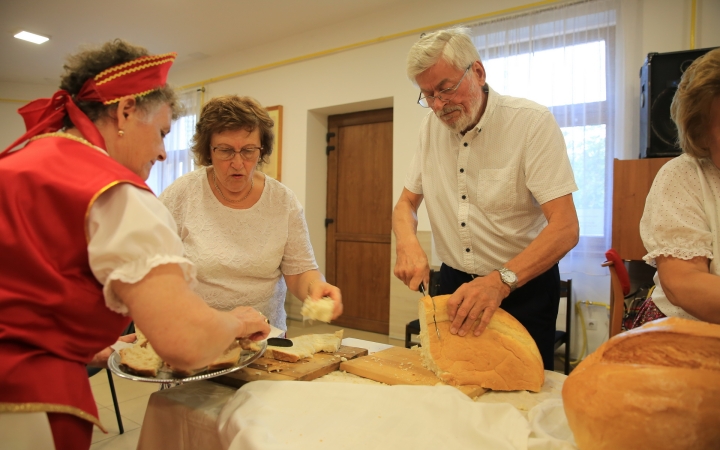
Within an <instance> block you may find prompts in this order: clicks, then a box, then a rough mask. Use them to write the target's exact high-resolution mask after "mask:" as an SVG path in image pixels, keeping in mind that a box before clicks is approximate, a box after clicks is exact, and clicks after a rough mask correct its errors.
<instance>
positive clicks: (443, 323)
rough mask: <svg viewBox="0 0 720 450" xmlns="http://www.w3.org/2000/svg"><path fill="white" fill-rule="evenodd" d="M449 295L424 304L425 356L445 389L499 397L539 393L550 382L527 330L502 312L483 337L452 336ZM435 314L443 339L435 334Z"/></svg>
mask: <svg viewBox="0 0 720 450" xmlns="http://www.w3.org/2000/svg"><path fill="white" fill-rule="evenodd" d="M449 298H450V296H449V295H440V296H437V297H434V301H435V309H434V311H433V299H431V298H430V297H429V296H426V297H425V298H423V299H422V300H421V301H420V306H419V308H420V309H419V312H420V322H421V324H420V325H421V330H422V331H421V341H422V346H421V352H422V353H423V357H424V361H425V365H426V367H427V368H428V369H430V370H432V371H433V372H435V374H436V375H437V376H438V377H439V378H440V379H441V380H442V381H444V382H445V383H448V384H451V385H455V386H464V385H478V386H482V387H484V388H487V389H493V390H499V391H516V390H528V391H532V392H539V391H540V389H541V388H542V385H543V382H544V381H545V371H544V367H543V362H542V357H541V356H540V351H539V350H538V348H537V345H536V344H535V341H534V340H533V338H532V337H531V336H530V334H529V333H528V332H527V330H526V329H525V327H523V326H522V324H521V323H520V322H518V321H517V319H515V318H514V317H513V316H511V315H510V314H508V313H507V312H506V311H504V310H502V309H498V310H497V311H496V312H495V314H494V315H493V317H492V319H491V321H490V324H489V325H488V327H487V328H486V329H485V331H484V332H483V333H482V334H481V335H480V336H475V335H474V334H473V333H470V334H467V335H465V336H458V335H453V334H450V325H451V322H450V319H449V317H448V315H447V301H448V299H449ZM433 312H434V314H435V320H436V321H437V327H438V329H439V331H440V338H438V336H437V332H436V331H435V323H434V321H433Z"/></svg>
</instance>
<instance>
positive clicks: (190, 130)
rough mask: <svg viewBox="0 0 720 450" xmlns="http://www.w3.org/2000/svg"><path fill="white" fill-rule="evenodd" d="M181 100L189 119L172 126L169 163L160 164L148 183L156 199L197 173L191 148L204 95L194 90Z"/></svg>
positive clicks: (167, 140) (167, 148) (167, 139)
mask: <svg viewBox="0 0 720 450" xmlns="http://www.w3.org/2000/svg"><path fill="white" fill-rule="evenodd" d="M178 97H179V98H180V102H181V103H182V104H183V106H184V107H185V115H184V116H182V117H179V118H178V119H176V120H174V121H173V122H172V126H171V128H170V133H169V134H168V135H167V136H165V153H167V159H166V160H165V161H163V162H158V163H156V164H155V165H154V166H153V168H152V170H151V171H150V176H149V177H148V179H147V185H148V186H150V189H152V190H153V192H154V193H155V194H156V195H160V193H161V192H162V191H164V190H165V188H167V187H168V186H170V185H171V184H172V183H173V181H175V180H176V179H177V178H180V177H181V176H182V175H185V174H186V173H188V172H192V171H193V170H195V163H194V161H193V154H192V152H191V151H190V146H191V145H192V137H193V134H194V133H195V123H196V122H197V118H198V116H199V109H200V103H201V99H200V92H199V91H196V90H192V91H188V92H185V93H181V94H179V95H178Z"/></svg>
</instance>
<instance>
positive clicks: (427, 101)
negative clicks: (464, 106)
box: [417, 64, 472, 108]
mask: <svg viewBox="0 0 720 450" xmlns="http://www.w3.org/2000/svg"><path fill="white" fill-rule="evenodd" d="M471 67H472V64H470V65H469V66H467V69H465V73H463V76H462V78H460V81H458V84H456V85H455V86H453V87H449V88H447V89H443V90H442V91H440V92H438V94H437V95H426V96H425V97H423V95H422V92H420V96H419V97H418V101H417V102H418V104H419V105H420V106H422V107H423V108H429V107H430V105H431V104H432V103H433V102H434V101H435V99H436V98H437V99H439V100H440V101H441V102H449V101H450V100H452V99H453V97H455V94H457V90H458V88H459V87H460V84H462V82H463V80H464V79H465V75H467V73H468V70H470V68H471Z"/></svg>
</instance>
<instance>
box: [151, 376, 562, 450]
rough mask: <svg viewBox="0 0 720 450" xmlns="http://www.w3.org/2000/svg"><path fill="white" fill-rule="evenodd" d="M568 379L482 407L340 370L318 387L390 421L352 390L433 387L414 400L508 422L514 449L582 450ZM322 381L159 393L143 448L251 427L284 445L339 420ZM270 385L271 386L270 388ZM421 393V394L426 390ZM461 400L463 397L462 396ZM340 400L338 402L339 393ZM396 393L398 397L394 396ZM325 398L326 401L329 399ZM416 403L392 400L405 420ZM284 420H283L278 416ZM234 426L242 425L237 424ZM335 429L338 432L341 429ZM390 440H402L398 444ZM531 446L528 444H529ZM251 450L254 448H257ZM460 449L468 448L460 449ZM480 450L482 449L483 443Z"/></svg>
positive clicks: (202, 384)
mask: <svg viewBox="0 0 720 450" xmlns="http://www.w3.org/2000/svg"><path fill="white" fill-rule="evenodd" d="M565 378H566V377H565V375H562V374H559V373H556V372H549V371H546V372H545V384H544V385H543V388H542V391H541V392H539V393H530V392H525V391H522V392H488V393H486V394H484V395H482V396H480V397H478V398H477V399H475V403H473V402H472V401H470V399H469V398H468V397H466V396H464V395H463V394H460V392H459V391H457V390H456V389H454V388H452V387H442V386H437V387H424V386H412V387H411V386H393V387H390V386H384V385H382V384H381V383H377V382H375V381H371V380H366V379H364V378H360V377H357V376H355V375H352V374H346V373H342V372H333V373H330V374H328V375H325V376H324V377H321V378H319V379H317V380H314V381H315V382H319V383H329V382H335V383H336V385H337V383H342V384H343V386H344V387H338V388H337V392H338V395H355V396H358V397H361V399H351V398H347V399H346V400H345V401H346V402H352V403H355V404H357V405H358V406H357V408H356V409H358V412H359V413H360V414H369V413H370V412H372V411H374V410H373V408H374V409H375V410H378V411H380V412H379V414H378V415H381V416H382V415H384V416H385V419H386V421H387V419H389V415H388V414H389V410H388V409H387V408H386V406H382V407H381V406H380V403H378V402H376V401H370V402H368V401H366V400H362V399H367V398H368V397H367V395H368V394H367V393H363V392H362V389H358V388H357V387H353V386H352V385H368V386H365V387H366V388H367V387H372V388H375V387H380V388H383V387H384V388H385V390H384V391H381V392H383V394H382V395H380V396H379V400H381V399H382V398H386V399H391V398H394V397H392V396H390V395H388V394H387V393H391V392H394V391H397V392H398V394H397V395H398V396H400V397H402V396H405V395H408V394H406V391H407V390H408V389H410V391H413V389H414V388H427V394H426V393H422V394H417V395H416V394H412V395H410V398H412V397H413V396H419V397H426V396H428V395H429V396H432V397H433V398H436V397H437V396H440V397H437V398H438V399H441V398H442V397H445V396H446V394H447V396H448V397H451V398H452V400H447V402H448V404H449V405H450V407H453V408H454V406H453V405H455V404H462V405H464V406H462V407H463V408H465V409H466V410H467V411H466V413H465V415H466V416H468V415H469V416H472V417H475V419H473V420H475V423H476V425H477V423H478V422H481V423H482V422H485V418H487V420H488V422H487V423H488V424H489V423H491V422H492V421H494V420H495V419H497V420H498V422H497V424H500V425H498V426H502V427H510V428H514V429H515V432H514V433H513V434H518V435H521V436H524V439H525V440H524V441H521V442H520V444H519V446H515V447H512V446H511V447H508V448H530V449H532V450H546V449H547V450H549V449H558V450H569V449H575V446H574V443H573V441H572V433H570V430H569V428H568V427H567V420H566V419H565V414H564V411H563V409H562V400H561V390H562V384H563V382H564V380H565ZM315 382H312V383H306V382H287V383H288V386H287V387H285V386H282V388H281V387H280V385H278V386H277V387H278V390H277V391H275V389H274V387H273V384H276V383H279V382H275V381H273V382H263V383H260V384H258V382H253V383H249V384H247V385H245V386H244V387H243V390H248V394H251V393H252V395H246V394H244V393H238V395H237V396H236V392H238V391H237V389H235V388H231V387H227V386H223V385H220V384H217V383H213V382H211V381H197V382H192V383H187V384H184V385H181V386H177V387H174V388H171V389H166V390H162V391H158V392H155V393H153V394H152V395H151V396H150V401H149V402H148V407H147V410H146V413H145V419H144V421H143V426H142V430H141V434H140V440H139V442H138V447H137V448H138V450H156V449H160V448H172V449H178V450H190V449H202V450H221V449H224V448H225V447H223V445H222V444H221V437H220V434H219V431H218V430H219V427H220V426H222V427H223V430H224V431H223V434H224V436H225V439H226V440H227V443H229V442H231V441H232V440H233V439H235V436H236V435H237V434H239V433H242V430H246V429H247V430H248V431H249V433H248V434H247V436H254V437H256V436H262V433H263V432H267V430H272V434H273V435H275V437H274V439H276V440H277V439H280V437H279V436H280V434H279V433H278V431H281V432H282V433H285V431H286V430H287V429H288V426H289V425H293V426H298V425H299V421H301V420H304V419H303V417H305V416H307V414H322V411H329V417H330V418H331V419H332V417H334V416H335V413H334V412H335V411H337V410H338V406H337V405H336V404H335V402H334V401H333V399H332V398H330V399H329V400H324V401H323V402H324V403H323V402H320V401H319V400H318V394H317V393H318V392H333V393H334V392H335V389H336V388H335V387H333V386H331V385H329V384H328V385H326V386H325V387H318V388H315V387H310V386H305V385H312V386H317V385H318V383H315ZM265 383H270V384H269V385H265ZM256 385H257V386H256ZM260 388H262V389H260ZM281 389H282V392H283V393H282V395H279V394H280V393H281ZM285 390H288V392H290V393H292V394H286V393H284V391H285ZM421 390H422V389H421ZM401 391H402V392H401ZM343 392H346V393H347V394H342V393H343ZM415 392H418V393H419V392H420V391H415ZM350 393H352V394H350ZM441 393H442V394H441ZM455 394H459V396H457V395H455ZM332 395H333V396H334V395H335V394H332ZM375 395H376V394H375ZM392 395H395V394H394V393H393V394H392ZM321 397H325V398H326V397H327V396H321ZM290 398H293V399H294V400H293V402H292V403H291V402H290V401H289V400H290ZM248 399H251V400H252V401H248ZM409 401H412V400H408V401H405V400H402V399H396V400H394V401H393V402H391V403H396V404H397V405H398V406H397V407H398V410H397V414H398V415H399V416H400V417H402V416H403V415H404V416H405V417H408V418H413V417H414V415H415V411H417V410H418V408H419V406H417V405H411V404H410V403H408V402H409ZM438 401H441V400H438ZM308 404H311V405H317V406H318V407H320V411H315V412H303V413H301V412H300V411H301V409H302V408H303V407H307V405H308ZM479 404H482V405H485V406H489V407H490V408H489V409H488V408H486V407H480V408H476V406H478V405H479ZM321 405H322V406H321ZM473 405H475V406H473ZM510 405H512V406H510ZM446 407H448V405H445V406H443V408H446ZM223 408H225V411H224V416H223V417H220V412H221V410H222V409H223ZM440 408H441V407H440V406H434V407H432V409H433V411H434V413H435V415H436V416H443V415H446V414H449V415H450V417H458V416H457V414H456V413H455V412H453V411H449V412H443V411H442V410H441V409H440ZM476 410H477V411H476ZM263 411H264V412H263ZM386 411H387V412H386ZM487 411H491V412H492V413H488V412H487ZM261 412H263V414H265V413H266V412H271V414H270V417H271V418H272V420H274V421H275V422H274V423H275V424H272V423H273V422H269V421H268V420H269V419H268V418H264V416H262V415H261V414H260V413H261ZM276 414H279V415H277V416H276ZM233 417H235V418H233ZM338 417H339V416H338ZM360 417H362V416H360ZM314 420H318V419H314ZM348 420H349V417H348ZM363 420H364V419H363ZM363 420H360V422H363ZM433 420H434V419H433ZM458 420H459V421H460V422H459V424H460V425H462V427H461V428H462V429H463V430H466V429H467V428H468V427H470V425H469V424H468V423H467V419H463V418H462V417H459V418H458ZM231 421H234V423H233V424H230V422H231ZM411 422H412V423H418V421H417V420H411ZM317 423H318V426H317V427H315V428H316V429H315V430H314V431H313V433H318V432H320V430H323V429H327V425H324V422H322V421H320V420H318V422H317ZM370 423H371V422H367V423H365V424H363V423H358V419H357V418H353V419H352V421H351V422H349V423H343V424H341V425H342V430H343V432H342V433H344V435H347V433H348V432H349V431H347V430H346V429H347V428H348V427H350V426H352V427H354V428H353V429H354V431H353V432H354V433H357V432H360V430H365V431H368V430H367V428H362V427H365V426H368V425H369V424H370ZM492 423H495V422H492ZM473 426H474V425H473ZM335 428H337V426H336V427H335ZM376 429H377V428H371V430H376ZM262 430H265V431H262ZM481 431H482V430H480V431H478V433H479V432H481ZM392 432H393V433H394V434H397V433H400V431H399V430H398V429H397V427H395V428H393V431H392ZM342 433H341V434H342ZM473 433H474V432H473ZM411 434H412V433H411ZM396 438H398V439H399V438H400V437H397V436H396ZM318 439H319V438H318ZM326 439H328V440H327V441H324V442H326V443H327V442H330V441H331V440H330V439H329V438H326ZM393 439H394V438H393ZM445 439H446V440H445V442H446V444H447V436H445ZM262 442H265V441H262ZM389 442H394V441H392V440H390V441H389ZM507 442H509V443H510V444H509V445H515V444H513V442H515V441H513V440H512V439H510V440H509V441H507ZM523 442H526V443H525V444H524V446H523ZM250 444H252V443H249V444H248V445H250ZM312 444H313V445H311V446H307V447H303V446H300V442H299V441H297V440H293V441H292V442H291V443H290V444H288V446H287V447H282V446H280V447H277V448H318V447H317V446H316V445H315V444H319V442H318V443H315V442H313V443H312ZM253 445H254V444H253ZM348 445H349V444H348V441H347V439H346V440H345V441H344V443H343V445H342V446H341V447H336V448H343V449H345V448H348ZM396 445H400V444H396ZM403 447H404V446H396V447H394V448H395V449H397V448H403ZM243 448H245V447H243ZM248 448H253V447H252V445H250V446H249V447H248ZM255 448H263V449H265V448H272V447H267V446H261V447H255ZM364 448H367V447H364ZM378 448H383V447H378ZM414 448H422V447H414ZM431 448H433V449H434V450H436V449H437V448H446V445H443V446H439V447H438V446H435V447H431ZM455 448H462V447H461V446H459V445H456V446H455ZM476 448H479V447H477V445H476ZM487 448H495V447H487ZM497 448H502V447H497Z"/></svg>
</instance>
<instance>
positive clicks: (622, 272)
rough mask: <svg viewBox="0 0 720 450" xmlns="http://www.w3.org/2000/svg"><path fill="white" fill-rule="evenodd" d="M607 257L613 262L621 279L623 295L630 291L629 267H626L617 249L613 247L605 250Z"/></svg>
mask: <svg viewBox="0 0 720 450" xmlns="http://www.w3.org/2000/svg"><path fill="white" fill-rule="evenodd" d="M605 258H607V260H608V261H610V262H612V263H613V266H614V267H615V271H616V272H617V275H618V279H619V280H620V286H621V287H622V291H623V295H628V293H630V275H628V272H627V269H626V268H625V262H624V261H623V260H622V258H620V255H619V254H618V252H617V251H615V249H613V248H611V249H610V250H608V251H607V252H605Z"/></svg>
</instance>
